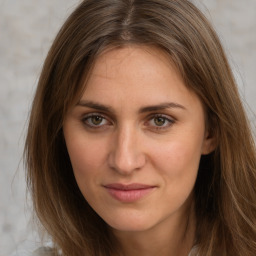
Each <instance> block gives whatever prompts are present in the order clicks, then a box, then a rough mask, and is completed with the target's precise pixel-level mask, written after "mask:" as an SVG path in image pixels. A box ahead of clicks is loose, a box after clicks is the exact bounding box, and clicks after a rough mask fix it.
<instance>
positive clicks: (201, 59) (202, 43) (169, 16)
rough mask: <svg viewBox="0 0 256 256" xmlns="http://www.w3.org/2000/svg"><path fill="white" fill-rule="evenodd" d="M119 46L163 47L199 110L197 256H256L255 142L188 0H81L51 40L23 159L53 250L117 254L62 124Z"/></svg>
mask: <svg viewBox="0 0 256 256" xmlns="http://www.w3.org/2000/svg"><path fill="white" fill-rule="evenodd" d="M127 44H140V45H147V46H150V45H152V46H154V47H155V46H157V47H159V48H160V49H162V50H163V51H164V52H165V53H166V54H168V56H170V60H171V61H172V62H173V63H174V64H175V65H176V67H177V68H178V70H179V72H180V74H181V75H182V77H183V79H184V82H185V84H186V86H187V87H188V88H190V89H191V90H193V91H194V92H195V93H196V94H197V95H198V96H199V97H200V99H201V101H202V102H203V104H204V106H205V108H206V112H207V119H208V126H209V129H210V131H211V133H212V136H215V138H216V149H215V151H214V152H213V153H211V154H210V155H207V156H203V157H202V158H201V162H200V168H199V171H198V178H197V181H196V185H195V195H196V196H195V200H196V201H195V205H196V216H197V220H198V222H197V229H196V238H197V240H196V244H197V246H198V250H199V254H200V255H203V256H213V255H222V256H225V255H232V256H238V255H239V256H255V255H256V155H255V145H254V141H253V138H252V135H251V131H250V127H249V123H248V120H247V118H246V115H245V112H244V109H243V106H242V104H241V101H240V99H239V94H238V91H237V87H236V84H235V81H234V78H233V75H232V72H231V70H230V67H229V64H228V62H227V59H226V57H225V54H224V51H223V49H222V46H221V44H220V42H219V39H218V37H217V35H216V33H215V32H214V30H213V28H212V27H211V25H210V24H209V22H208V21H207V19H206V18H205V17H204V15H203V14H202V13H201V12H200V11H199V10H198V9H197V8H196V7H195V6H194V5H193V4H192V3H191V2H190V1H187V0H97V1H95V0H85V1H82V2H81V4H80V5H79V6H78V7H77V9H76V10H75V11H74V12H73V13H72V14H71V15H70V17H69V18H68V19H67V21H66V22H65V24H64V25H63V27H62V28H61V30H60V32H59V33H58V35H57V37H56V39H55V41H54V43H53V45H52V47H51V49H50V51H49V53H48V56H47V58H46V60H45V63H44V67H43V70H42V73H41V76H40V79H39V82H38V87H37V91H36V94H35V98H34V101H33V106H32V110H31V116H30V122H29V127H28V133H27V139H26V145H25V152H24V156H25V164H26V170H27V181H28V186H29V189H30V192H31V195H32V199H33V204H34V209H35V212H36V215H37V216H38V218H39V220H40V222H41V223H42V225H43V226H44V228H45V229H46V231H47V233H48V234H49V235H50V236H51V238H52V240H53V243H54V245H55V247H56V248H57V249H61V250H62V253H63V255H68V256H81V255H87V254H88V255H91V256H93V255H94V256H96V255H97V256H98V255H104V256H107V255H109V256H110V255H113V254H117V252H116V250H117V243H116V242H115V239H114V237H113V236H112V235H111V233H110V231H109V229H108V226H107V224H106V223H105V222H104V221H103V220H102V219H101V218H100V217H99V216H98V215H97V214H96V213H95V212H94V211H93V210H92V209H91V207H90V206H89V205H88V204H87V202H86V200H85V199H84V198H83V196H82V194H81V192H80V191H79V188H78V186H77V184H76V181H75V178H74V176H73V171H72V167H71V164H70V160H69V156H68V153H67V150H66V146H65V141H64V138H63V134H62V124H63V120H64V118H65V116H66V113H67V111H68V110H69V108H70V107H71V106H72V104H74V102H76V101H77V100H78V99H79V97H80V95H81V93H82V91H83V89H84V83H85V81H86V79H87V78H88V76H89V74H90V70H91V69H92V67H93V64H94V62H95V60H96V58H97V56H99V54H101V53H102V52H103V51H104V50H105V49H107V48H109V47H123V46H125V45H127ZM86 253H87V254H86Z"/></svg>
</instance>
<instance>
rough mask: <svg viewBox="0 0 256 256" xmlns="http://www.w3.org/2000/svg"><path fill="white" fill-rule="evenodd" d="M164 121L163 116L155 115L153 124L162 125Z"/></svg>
mask: <svg viewBox="0 0 256 256" xmlns="http://www.w3.org/2000/svg"><path fill="white" fill-rule="evenodd" d="M164 123H165V119H164V118H163V117H156V118H155V124H156V125H157V126H162V125H164Z"/></svg>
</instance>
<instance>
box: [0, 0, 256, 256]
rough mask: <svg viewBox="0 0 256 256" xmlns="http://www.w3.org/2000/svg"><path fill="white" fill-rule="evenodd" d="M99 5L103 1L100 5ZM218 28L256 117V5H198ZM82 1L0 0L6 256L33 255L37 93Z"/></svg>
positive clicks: (1, 233)
mask: <svg viewBox="0 0 256 256" xmlns="http://www.w3.org/2000/svg"><path fill="white" fill-rule="evenodd" d="M95 1H97V0H95ZM194 2H195V3H196V4H197V5H198V6H199V7H200V8H201V9H202V10H203V12H204V13H205V14H206V16H207V17H208V18H209V19H210V21H211V22H212V23H213V24H214V27H215V28H216V30H217V32H218V34H219V36H220V38H221V41H222V43H223V44H224V47H225V50H226V53H227V55H228V58H229V61H230V63H231V66H232V69H233V72H234V74H235V77H236V79H237V82H238V85H239V90H240V93H241V97H242V99H243V101H244V103H245V104H246V108H247V109H250V112H249V116H250V119H251V122H252V124H253V125H255V118H254V116H253V112H254V113H255V112H256V102H255V101H256V1H255V0H243V1H241V0H194ZM78 3H79V1H77V0H76V1H75V0H44V1H39V0H0V256H7V255H11V252H13V251H15V250H17V249H20V248H21V249H23V250H24V255H26V254H25V251H26V250H27V251H28V250H32V246H31V247H30V243H31V244H32V243H33V242H34V240H36V235H35V233H34V232H32V230H33V227H32V225H31V221H30V201H29V198H28V199H27V198H26V185H25V178H24V168H23V164H22V150H23V143H24V136H25V131H26V122H27V118H28V114H29V108H30V104H31V100H32V98H33V93H34V91H35V88H36V84H37V80H38V77H39V74H40V70H41V67H42V64H43V61H44V58H45V56H46V54H47V51H48V49H49V47H50V45H51V42H52V41H53V39H54V36H55V35H56V33H57V31H58V29H59V28H60V26H61V24H62V23H63V21H64V20H65V18H66V17H67V16H68V14H69V13H70V12H71V11H72V10H73V9H74V8H75V6H76V5H77V4H78Z"/></svg>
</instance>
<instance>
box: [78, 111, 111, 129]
mask: <svg viewBox="0 0 256 256" xmlns="http://www.w3.org/2000/svg"><path fill="white" fill-rule="evenodd" d="M95 116H99V117H101V118H103V119H104V120H106V121H107V122H108V123H109V124H110V125H111V124H112V122H111V121H110V119H109V118H108V117H106V115H104V114H102V113H100V112H91V113H88V114H84V115H83V116H82V118H81V121H82V122H83V124H84V125H86V126H87V127H88V128H92V129H100V128H103V127H104V126H106V125H109V124H103V125H90V124H88V123H86V121H87V120H88V119H89V118H92V117H95Z"/></svg>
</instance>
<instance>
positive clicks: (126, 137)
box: [110, 124, 145, 174]
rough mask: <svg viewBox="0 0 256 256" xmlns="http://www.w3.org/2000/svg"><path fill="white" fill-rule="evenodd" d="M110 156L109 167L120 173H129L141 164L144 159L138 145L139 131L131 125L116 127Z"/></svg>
mask: <svg viewBox="0 0 256 256" xmlns="http://www.w3.org/2000/svg"><path fill="white" fill-rule="evenodd" d="M110 158H111V161H110V164H111V167H112V168H114V169H115V170H116V171H118V172H120V173H122V174H130V173H131V172H132V171H133V170H136V169H140V168H141V167H142V166H143V164H144V162H145V159H144V156H143V152H142V150H141V147H140V145H139V131H138V130H137V129H136V128H135V127H134V126H133V125H131V124H124V125H122V126H121V127H119V128H118V129H117V131H116V136H115V143H114V144H113V150H112V152H111V156H110Z"/></svg>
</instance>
